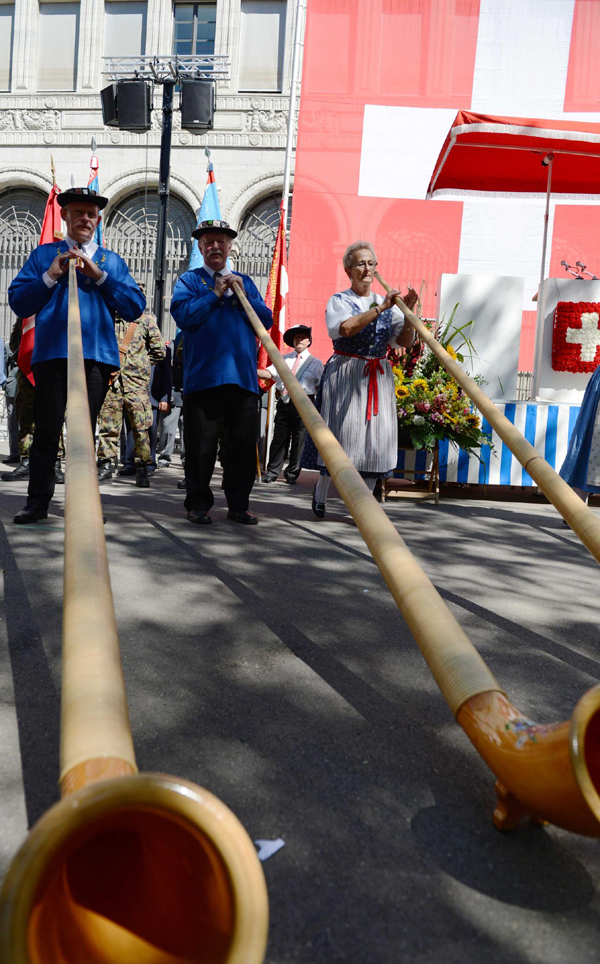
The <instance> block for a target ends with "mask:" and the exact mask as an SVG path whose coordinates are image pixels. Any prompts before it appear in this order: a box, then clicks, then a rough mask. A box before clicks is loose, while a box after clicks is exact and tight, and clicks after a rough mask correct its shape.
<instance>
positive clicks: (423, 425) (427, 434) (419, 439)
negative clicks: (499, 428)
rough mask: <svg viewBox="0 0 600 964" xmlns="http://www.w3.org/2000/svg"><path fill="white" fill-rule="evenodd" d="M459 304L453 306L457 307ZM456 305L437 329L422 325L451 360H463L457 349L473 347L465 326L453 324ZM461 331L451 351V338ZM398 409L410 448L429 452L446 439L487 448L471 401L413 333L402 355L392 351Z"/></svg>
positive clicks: (465, 446)
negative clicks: (413, 338) (458, 339)
mask: <svg viewBox="0 0 600 964" xmlns="http://www.w3.org/2000/svg"><path fill="white" fill-rule="evenodd" d="M456 307H458V305H457V306H456ZM455 312H456V308H455V309H454V311H453V312H452V315H451V317H450V320H449V322H448V323H447V324H446V325H445V327H444V329H443V331H442V332H440V333H438V332H437V331H436V330H435V326H434V325H433V324H431V323H426V324H427V327H428V328H429V329H430V330H431V331H432V333H433V334H434V336H435V337H436V338H437V340H438V341H439V342H440V344H441V345H442V347H443V348H445V349H446V351H447V352H448V354H449V355H450V357H451V358H453V359H454V360H457V361H459V362H463V361H464V355H463V354H461V351H460V349H461V348H463V346H465V345H466V347H467V349H468V350H469V352H470V353H471V355H472V353H473V351H474V349H473V346H472V344H471V342H470V341H469V339H468V337H467V336H466V335H464V334H463V332H464V329H465V328H467V327H468V325H470V324H471V322H468V324H467V325H463V326H462V328H455V327H454V326H453V319H454V315H455ZM461 335H462V338H463V340H462V343H461V344H460V345H459V349H458V350H456V349H455V348H454V347H453V345H452V344H451V342H452V341H453V340H454V339H456V338H457V337H459V336H461ZM390 354H391V358H390V360H391V362H392V366H393V372H394V383H395V390H396V407H397V410H398V428H399V435H400V438H402V437H403V436H404V437H405V438H408V437H410V442H411V444H412V445H413V447H414V448H415V449H427V450H428V451H430V452H431V451H432V450H433V448H434V447H435V444H436V442H437V441H440V440H442V439H448V440H449V441H450V442H451V443H452V444H453V445H456V446H458V447H459V448H462V449H466V450H467V451H468V452H473V453H475V454H476V450H477V449H479V448H481V446H482V445H489V446H490V447H491V446H492V439H491V436H490V435H489V434H486V433H485V432H483V431H482V430H481V418H480V417H479V415H478V414H477V412H476V411H475V410H474V407H473V404H472V402H471V400H470V399H469V397H468V395H466V394H465V393H464V392H463V390H462V389H461V387H460V385H458V383H457V382H456V381H455V380H454V379H453V378H452V376H451V375H450V374H449V372H447V371H446V369H445V368H444V366H443V365H442V363H441V362H440V361H438V359H437V357H436V356H435V355H434V354H433V352H432V351H431V350H430V349H429V348H428V347H427V346H426V345H424V344H423V342H422V341H421V340H420V338H419V337H418V336H417V337H416V338H415V341H414V343H413V345H412V347H411V348H409V349H407V350H406V351H404V352H403V353H401V352H391V353H390Z"/></svg>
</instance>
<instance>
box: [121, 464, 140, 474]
mask: <svg viewBox="0 0 600 964" xmlns="http://www.w3.org/2000/svg"><path fill="white" fill-rule="evenodd" d="M136 471H137V470H136V467H135V465H132V466H129V465H124V466H123V468H122V469H119V471H118V472H117V475H119V476H123V475H135V473H136Z"/></svg>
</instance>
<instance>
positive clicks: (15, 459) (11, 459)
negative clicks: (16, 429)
mask: <svg viewBox="0 0 600 964" xmlns="http://www.w3.org/2000/svg"><path fill="white" fill-rule="evenodd" d="M20 461H21V459H20V457H19V456H18V455H9V456H8V458H7V459H2V464H3V465H18V464H19V462H20Z"/></svg>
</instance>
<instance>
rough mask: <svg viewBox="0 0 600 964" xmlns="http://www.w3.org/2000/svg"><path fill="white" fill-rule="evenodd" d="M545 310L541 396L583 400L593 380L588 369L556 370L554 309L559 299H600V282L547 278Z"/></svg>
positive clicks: (569, 400)
mask: <svg viewBox="0 0 600 964" xmlns="http://www.w3.org/2000/svg"><path fill="white" fill-rule="evenodd" d="M545 287H546V304H545V309H544V314H545V316H546V317H545V321H544V345H543V353H542V364H541V371H540V388H539V393H538V394H539V398H544V399H551V400H552V401H556V402H573V403H577V402H580V401H581V399H582V398H583V393H584V392H585V389H586V385H587V383H588V382H589V380H590V377H591V376H590V374H589V373H588V372H555V371H553V370H552V328H553V324H554V311H555V309H556V306H557V304H558V302H559V301H587V302H589V301H593V302H600V281H577V280H576V279H575V278H573V279H572V280H571V281H568V280H567V279H566V278H549V279H548V280H547V281H546V285H545Z"/></svg>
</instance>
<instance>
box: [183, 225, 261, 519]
mask: <svg viewBox="0 0 600 964" xmlns="http://www.w3.org/2000/svg"><path fill="white" fill-rule="evenodd" d="M193 236H194V237H195V238H197V239H198V245H199V247H200V251H201V253H202V257H203V258H204V265H203V267H202V268H195V269H193V270H192V271H186V273H185V274H183V275H182V276H181V278H180V279H179V281H178V282H177V284H176V285H175V288H174V290H173V300H172V302H171V314H172V315H173V318H174V319H175V321H176V322H177V325H178V326H179V328H181V329H182V331H183V332H184V351H183V434H184V442H185V482H186V500H185V507H186V509H187V514H188V519H189V520H190V522H196V523H199V524H200V525H209V524H210V523H211V522H212V519H211V517H210V515H209V511H210V509H211V508H212V506H213V504H214V497H213V494H212V492H211V489H210V480H211V477H212V473H213V469H214V467H215V460H216V457H217V446H218V442H219V434H220V431H221V425H222V423H224V425H225V432H226V435H225V462H224V467H223V489H224V491H225V498H226V499H227V505H228V507H229V512H228V513H227V518H228V519H233V520H234V521H235V522H241V523H242V524H244V525H256V523H257V522H258V519H257V518H256V516H255V515H252V514H251V513H250V512H249V511H248V504H249V500H250V492H251V490H252V486H253V484H254V478H255V474H256V419H257V413H258V396H259V388H258V378H257V374H256V370H257V349H256V335H255V334H254V330H253V328H252V326H251V325H250V322H249V321H248V319H247V317H246V314H245V312H244V309H243V308H242V306H241V304H240V303H239V300H238V298H237V297H236V295H235V292H234V290H233V283H234V281H237V282H238V283H239V284H240V285H241V286H242V287H243V289H244V291H245V293H246V297H247V298H248V300H249V301H250V304H251V305H252V307H253V308H254V310H255V311H256V313H257V315H258V317H259V318H260V320H261V321H262V323H263V324H264V326H265V328H270V327H271V325H272V324H273V318H272V315H271V312H270V310H269V309H268V308H267V306H266V305H265V303H264V301H263V299H262V298H261V296H260V294H259V292H258V290H257V288H256V285H255V284H254V283H253V282H252V280H251V279H250V278H249V277H248V276H247V275H243V274H237V272H234V273H231V272H230V271H229V269H228V267H227V258H228V255H229V252H230V250H231V242H232V240H233V238H235V237H237V232H236V231H234V230H233V229H232V228H230V227H229V225H228V224H227V223H226V222H225V221H201V222H200V224H199V225H198V227H197V228H196V230H195V231H194V232H193Z"/></svg>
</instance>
